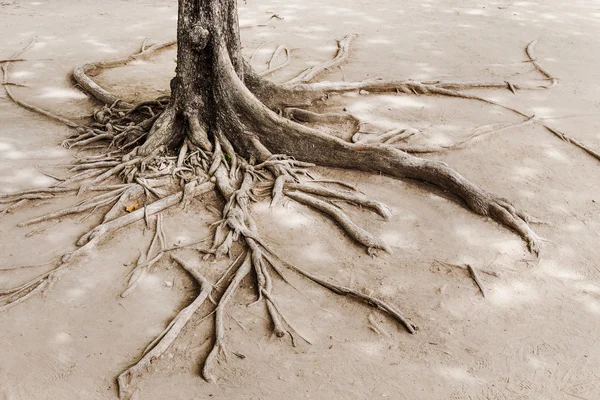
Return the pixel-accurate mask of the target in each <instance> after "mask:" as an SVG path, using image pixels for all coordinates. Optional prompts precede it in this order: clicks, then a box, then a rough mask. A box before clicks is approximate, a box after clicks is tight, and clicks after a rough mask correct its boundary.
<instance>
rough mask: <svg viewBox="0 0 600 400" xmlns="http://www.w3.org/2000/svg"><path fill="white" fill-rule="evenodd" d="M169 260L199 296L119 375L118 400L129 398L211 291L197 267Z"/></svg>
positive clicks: (178, 259) (177, 259)
mask: <svg viewBox="0 0 600 400" xmlns="http://www.w3.org/2000/svg"><path fill="white" fill-rule="evenodd" d="M171 258H172V259H173V260H175V261H176V262H177V263H178V264H179V265H181V267H182V268H183V269H184V270H185V271H186V272H187V273H188V274H190V276H191V277H192V278H194V279H195V280H196V282H197V283H198V285H199V286H200V294H198V296H197V297H196V298H195V299H194V301H193V302H192V303H191V304H190V305H188V306H187V307H185V308H184V309H183V310H181V311H180V312H179V314H177V316H176V317H175V318H174V319H173V320H172V321H171V323H170V324H169V326H167V328H166V329H165V330H164V331H163V332H162V333H161V334H160V335H158V336H157V337H156V339H154V341H153V342H152V343H151V344H150V345H149V346H148V348H146V350H145V351H144V355H143V357H142V358H141V359H140V360H139V361H138V362H137V363H136V364H135V365H133V366H131V367H129V368H128V369H127V370H126V371H124V372H122V373H121V375H119V377H118V378H117V382H118V383H119V398H120V399H122V400H128V399H130V398H131V396H132V395H133V393H134V390H135V381H136V380H138V379H140V378H142V377H143V376H144V375H145V374H146V373H148V372H149V371H150V369H151V367H152V364H153V363H154V362H155V361H156V360H158V359H159V358H160V357H161V356H162V355H163V354H164V353H165V351H167V349H168V348H169V347H170V346H171V344H172V343H173V342H174V341H175V339H177V337H178V336H179V334H180V333H181V331H182V330H183V328H184V327H185V325H186V324H187V323H188V321H189V320H190V318H191V317H192V316H193V315H194V314H195V313H196V311H197V310H198V309H199V308H200V307H201V306H202V305H203V304H204V302H205V300H206V299H207V298H208V296H209V295H210V293H211V292H212V290H213V287H212V285H211V284H210V282H209V281H208V280H207V279H206V278H205V277H204V276H203V274H202V273H201V272H200V269H199V268H198V267H197V266H195V265H189V264H188V263H186V262H185V261H183V260H181V259H180V258H178V257H176V256H174V255H172V256H171Z"/></svg>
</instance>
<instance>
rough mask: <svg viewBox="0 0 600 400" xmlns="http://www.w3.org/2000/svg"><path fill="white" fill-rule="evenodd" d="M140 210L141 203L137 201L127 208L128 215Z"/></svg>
mask: <svg viewBox="0 0 600 400" xmlns="http://www.w3.org/2000/svg"><path fill="white" fill-rule="evenodd" d="M138 208H140V202H139V201H136V202H135V203H133V204H132V205H130V206H127V207H125V211H127V212H128V213H132V212H134V211H135V210H137V209H138Z"/></svg>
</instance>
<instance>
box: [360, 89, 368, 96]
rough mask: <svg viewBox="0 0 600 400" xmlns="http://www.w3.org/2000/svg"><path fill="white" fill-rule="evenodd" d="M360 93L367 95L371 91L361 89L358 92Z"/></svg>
mask: <svg viewBox="0 0 600 400" xmlns="http://www.w3.org/2000/svg"><path fill="white" fill-rule="evenodd" d="M358 94H360V95H361V96H366V95H368V94H369V92H367V91H366V90H361V91H359V92H358Z"/></svg>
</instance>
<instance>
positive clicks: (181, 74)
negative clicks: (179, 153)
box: [138, 0, 244, 155]
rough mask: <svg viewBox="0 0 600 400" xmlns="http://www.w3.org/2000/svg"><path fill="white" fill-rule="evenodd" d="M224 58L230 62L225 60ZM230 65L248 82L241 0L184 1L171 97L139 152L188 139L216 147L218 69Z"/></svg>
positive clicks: (179, 21)
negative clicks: (239, 10)
mask: <svg viewBox="0 0 600 400" xmlns="http://www.w3.org/2000/svg"><path fill="white" fill-rule="evenodd" d="M220 58H223V59H226V60H220ZM224 64H225V65H227V64H229V65H231V66H232V67H233V70H234V71H235V74H236V75H237V78H238V79H239V80H240V81H242V82H243V80H244V65H243V59H242V54H241V44H240V35H239V24H238V14H237V2H236V0H179V16H178V24H177V68H176V76H175V78H173V79H172V81H171V100H170V104H169V106H168V107H167V109H166V110H165V112H164V113H163V114H162V115H161V116H160V117H159V119H158V120H157V122H156V123H155V125H154V127H153V128H152V130H151V132H150V133H149V135H148V140H146V142H145V143H144V145H143V146H141V147H140V149H139V150H138V153H139V154H140V155H147V154H150V153H152V151H154V150H155V149H157V148H158V147H161V146H166V147H168V148H178V147H180V146H181V145H182V144H183V142H184V141H185V140H186V139H187V140H189V141H190V143H192V144H194V145H196V146H199V147H201V148H203V149H205V150H212V137H213V136H214V134H215V130H217V129H219V124H218V120H219V114H222V110H220V109H219V107H218V101H217V99H218V97H219V93H218V92H219V91H220V90H226V88H224V87H223V86H222V85H219V76H220V75H221V73H220V71H219V68H220V66H222V65H224Z"/></svg>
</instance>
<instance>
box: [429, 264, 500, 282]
mask: <svg viewBox="0 0 600 400" xmlns="http://www.w3.org/2000/svg"><path fill="white" fill-rule="evenodd" d="M434 261H435V262H436V263H438V264H440V265H442V266H444V267H449V268H460V269H464V270H467V271H468V270H469V269H468V267H467V264H463V265H460V264H451V263H447V262H444V261H439V260H434ZM492 262H493V261H492ZM490 265H491V263H490ZM488 267H489V265H488ZM481 272H483V273H484V274H488V275H491V276H494V277H496V278H499V277H500V275H499V274H498V273H497V272H495V271H490V270H488V269H482V270H481Z"/></svg>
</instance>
